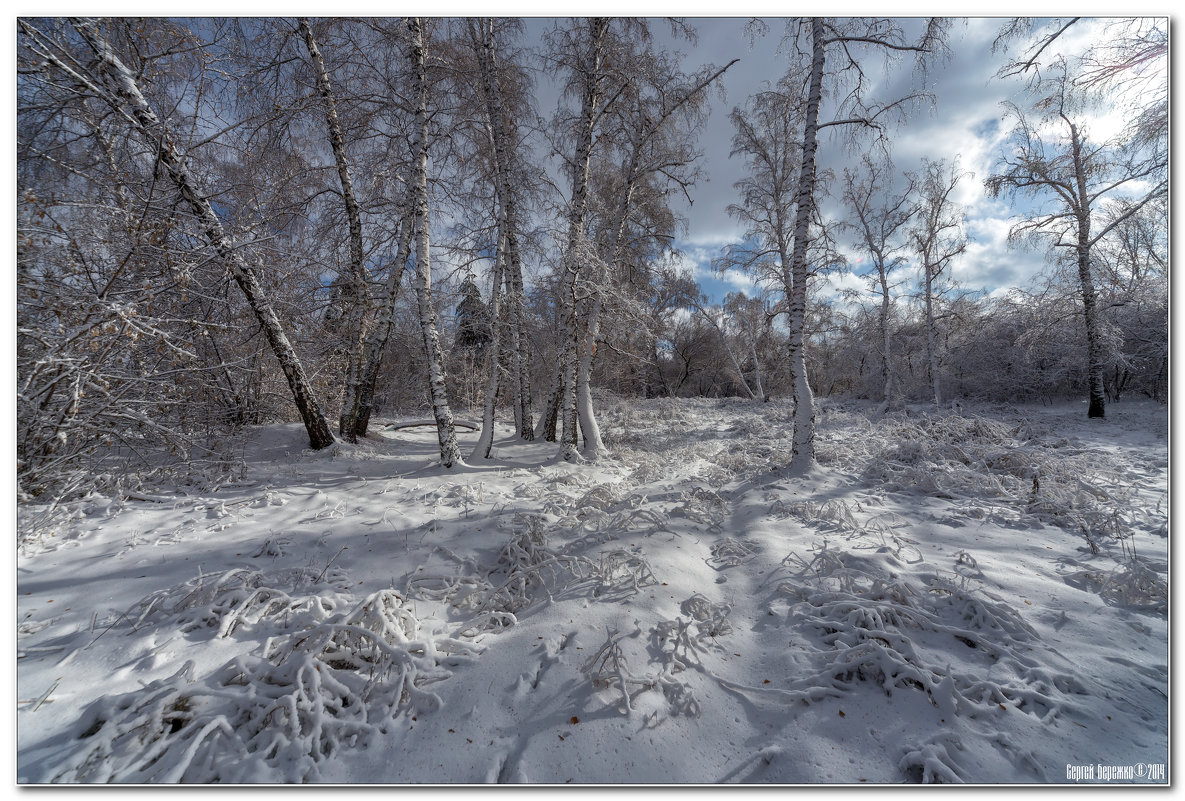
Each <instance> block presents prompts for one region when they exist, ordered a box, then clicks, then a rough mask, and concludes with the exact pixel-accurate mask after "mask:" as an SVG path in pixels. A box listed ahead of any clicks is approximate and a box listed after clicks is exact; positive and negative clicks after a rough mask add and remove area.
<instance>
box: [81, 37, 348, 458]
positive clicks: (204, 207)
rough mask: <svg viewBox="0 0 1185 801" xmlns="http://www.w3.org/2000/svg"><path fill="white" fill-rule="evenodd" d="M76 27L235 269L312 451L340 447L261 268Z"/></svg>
mask: <svg viewBox="0 0 1185 801" xmlns="http://www.w3.org/2000/svg"><path fill="white" fill-rule="evenodd" d="M71 24H72V25H73V26H74V28H75V29H76V30H77V31H78V33H79V34H80V35H81V36H82V38H83V39H84V40H85V41H86V43H87V44H88V46H89V47H90V48H91V50H92V51H94V53H95V56H96V58H97V66H98V70H99V74H100V75H101V76H102V77H103V80H104V81H105V82H106V83H107V84H108V85H109V87H110V91H105V90H104V89H103V88H102V87H97V86H94V87H92V88H93V89H95V90H98V91H99V94H100V96H101V97H102V98H103V99H104V100H106V101H107V102H108V103H109V104H110V105H111V106H112V107H113V108H114V109H115V110H116V112H117V113H119V114H120V115H122V116H123V117H124V118H125V119H127V120H128V122H129V123H131V125H132V126H133V127H134V128H135V129H136V130H138V131H139V132H140V133H141V134H142V135H143V136H144V137H145V139H147V140H148V141H149V142H150V143H151V144H152V145H153V146H154V147H155V148H156V158H157V162H158V164H159V165H160V166H161V167H162V168H163V169H164V172H165V173H166V174H167V175H168V176H169V180H170V181H171V182H172V183H173V185H174V186H175V187H176V188H177V191H178V193H179V194H180V196H181V199H182V200H183V201H184V202H185V204H186V205H187V206H188V207H189V210H190V212H191V213H192V214H193V216H194V218H195V219H196V221H197V223H198V225H199V226H200V227H201V231H202V235H203V237H204V238H205V239H206V241H207V242H208V243H209V245H210V246H211V247H212V248H213V249H214V252H215V253H217V254H218V257H219V259H220V260H221V261H222V262H223V263H224V264H225V265H226V266H227V267H228V268H229V270H230V273H231V276H232V277H233V278H234V281H235V283H236V284H238V286H239V289H241V290H242V292H243V294H244V296H246V299H247V303H248V305H249V306H250V308H251V311H252V312H253V313H254V315H255V318H256V319H257V320H258V321H259V324H260V327H261V328H262V329H263V333H264V336H265V337H266V338H267V341H268V344H269V346H270V347H271V350H272V353H273V354H275V356H276V359H277V360H278V361H279V362H280V369H281V370H283V372H284V377H285V378H286V379H287V381H288V387H289V389H290V391H291V392H292V397H293V400H294V401H295V403H296V408H297V411H298V412H299V413H300V416H301V419H302V420H303V422H304V426H305V430H306V431H307V432H308V435H309V445H310V446H311V447H312V448H314V449H320V448H324V447H327V446H329V445H331V444H332V443H333V441H334V440H333V434H332V433H331V432H330V430H329V425H328V423H327V422H326V421H325V417H324V415H323V414H322V413H321V408H320V406H319V405H318V403H317V400H316V398H315V396H314V395H313V392H312V388H311V387H310V386H309V382H308V378H307V377H306V375H305V372H304V367H303V365H302V364H301V362H300V358H299V357H298V356H297V355H296V351H295V349H293V347H292V343H291V342H289V340H288V336H287V334H286V333H285V332H284V328H283V326H282V325H281V324H280V319H279V317H277V316H276V312H275V310H274V309H273V308H272V306H271V303H270V301H269V300H268V298H267V296H266V295H265V293H264V291H263V287H262V286H261V285H260V283H259V277H258V276H257V275H256V273H255V268H254V267H253V266H252V265H250V264H248V263H247V261H246V259H245V258H244V257H243V256H242V254H241V253H240V251H239V250H237V249H236V248H235V247H234V246H233V244H232V243H231V241H230V238H229V237H228V236H227V235H226V232H225V230H224V229H223V227H222V221H221V220H219V219H218V215H217V214H215V213H214V209H213V207H211V206H210V202H209V200H208V199H207V197H206V194H205V193H204V192H203V191H202V189H201V188H200V185H199V183H198V180H197V178H196V176H194V175H193V174H192V173H191V172H190V171H189V169H188V167H187V166H186V158H185V155H184V154H183V153H182V151H181V149H180V147H179V146H178V145H177V144H176V142H174V141H173V137H172V135H171V133H170V132H169V130H168V127H167V126H166V125H165V124H164V123H163V122H162V121H161V119H160V118H159V117H158V116H157V114H156V112H155V111H154V110H153V108H152V106H151V105H150V104H149V103H148V100H147V99H146V98H145V97H144V95H143V93H141V91H140V87H139V86H138V84H137V82H136V78H135V75H134V74H133V73H132V71H131V70H129V69H128V67H127V66H126V65H125V64H124V63H123V61H122V60H120V58H119V57H118V56H117V55H116V54H115V51H114V50H113V49H112V47H111V45H110V44H109V43H108V42H107V40H106V39H105V38H104V37H103V36H102V34H101V33H100V32H99V26H98V23H97V22H96V21H95V20H91V19H73V20H71ZM67 69H69V68H67ZM70 71H71V72H74V71H73V70H70Z"/></svg>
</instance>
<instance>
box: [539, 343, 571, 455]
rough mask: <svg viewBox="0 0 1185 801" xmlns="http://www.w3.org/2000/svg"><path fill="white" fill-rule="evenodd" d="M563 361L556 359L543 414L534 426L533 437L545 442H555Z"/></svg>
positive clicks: (561, 389) (562, 378)
mask: <svg viewBox="0 0 1185 801" xmlns="http://www.w3.org/2000/svg"><path fill="white" fill-rule="evenodd" d="M563 381H564V374H563V362H562V361H561V360H560V359H558V358H557V359H556V361H555V367H554V368H553V369H552V375H551V383H550V384H549V385H548V386H550V387H551V389H550V390H549V391H548V393H547V402H546V403H544V404H543V414H542V415H540V417H539V424H538V426H537V427H536V428H535V438H536V439H540V438H542V439H543V440H544V441H545V442H555V432H556V426H557V423H558V418H559V414H560V397H561V396H562V395H563Z"/></svg>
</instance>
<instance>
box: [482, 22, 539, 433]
mask: <svg viewBox="0 0 1185 801" xmlns="http://www.w3.org/2000/svg"><path fill="white" fill-rule="evenodd" d="M517 27H521V24H516V21H514V20H502V19H499V20H496V19H492V18H485V17H483V18H478V19H470V20H468V21H467V23H466V34H467V36H468V41H469V44H470V47H471V48H472V50H473V53H474V54H475V56H476V62H477V72H478V78H479V80H478V85H479V88H480V95H481V99H482V101H483V102H482V104H481V106H482V111H483V112H484V117H485V120H484V121H485V130H486V136H487V137H488V143H489V147H490V150H491V151H492V154H493V158H492V159H491V161H492V167H493V170H492V172H493V175H492V179H493V183H494V190H495V199H496V203H497V210H496V219H497V234H496V235H495V237H494V238H495V241H496V242H497V246H496V250H497V253H496V255H495V259H494V261H495V264H496V265H500V267H496V268H495V269H496V272H497V273H499V274H501V276H502V281H503V282H504V283H505V289H506V301H507V303H506V306H507V307H508V308H507V314H506V315H505V316H506V326H507V329H508V330H507V332H506V333H508V334H509V337H508V338H509V355H510V371H509V379H510V381H509V384H510V390H511V397H512V404H513V408H514V420H515V428H516V430H517V431H518V434H519V437H521V438H522V439H525V440H531V439H534V437H535V430H534V415H533V411H532V408H531V356H530V340H529V337H528V331H527V318H526V296H525V292H524V286H523V268H522V248H521V245H520V238H521V227H522V220H521V205H522V202H521V201H522V195H523V192H524V184H525V176H524V173H525V169H524V166H525V165H524V164H523V160H524V154H523V150H524V146H525V145H524V142H523V140H522V136H521V134H520V133H519V132H518V131H519V129H518V126H516V124H515V123H514V121H513V118H512V114H513V113H515V112H518V113H520V114H526V113H529V112H530V108H529V106H528V105H527V97H526V91H525V89H526V76H525V75H524V71H523V68H522V65H521V64H517V63H515V62H514V61H513V59H511V58H510V57H508V55H507V53H506V50H507V45H506V41H505V40H506V39H507V38H509V37H510V36H511V35H513V33H514V32H515V30H516V28H517ZM499 296H500V289H499V288H498V287H495V290H494V294H493V295H492V297H491V304H493V303H494V300H495V299H497V300H498V304H497V305H498V308H499V309H501V307H502V304H501V301H500V297H499ZM495 325H496V326H500V325H502V323H501V322H500V318H498V317H497V316H495ZM497 339H498V344H497V346H496V347H497V351H498V352H501V349H502V341H501V331H500V330H499V334H498V335H497ZM492 364H493V365H494V369H495V370H496V368H497V361H496V360H495V361H493V362H492ZM496 386H497V380H496V378H494V377H491V391H496ZM483 438H484V435H483ZM485 450H486V451H487V455H488V448H485ZM475 454H476V451H475Z"/></svg>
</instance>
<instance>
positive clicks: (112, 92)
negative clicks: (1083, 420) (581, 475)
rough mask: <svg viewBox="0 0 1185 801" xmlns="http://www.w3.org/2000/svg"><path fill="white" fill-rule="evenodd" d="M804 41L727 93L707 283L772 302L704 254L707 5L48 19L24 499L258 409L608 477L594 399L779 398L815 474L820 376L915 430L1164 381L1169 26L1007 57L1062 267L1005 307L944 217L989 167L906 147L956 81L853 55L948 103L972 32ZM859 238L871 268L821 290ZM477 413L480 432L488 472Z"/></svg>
mask: <svg viewBox="0 0 1185 801" xmlns="http://www.w3.org/2000/svg"><path fill="white" fill-rule="evenodd" d="M778 24H779V25H781V24H783V22H779V23H778ZM784 24H785V32H784V34H781V35H784V37H785V42H784V47H783V50H784V52H785V59H786V63H785V64H784V65H780V66H779V69H781V68H782V67H784V74H783V75H782V77H781V78H780V79H778V80H777V81H776V82H771V84H770V85H769V86H768V87H766V88H765V89H764V90H762V91H760V92H758V93H757V94H754V95H753V96H752V97H750V98H747V99H745V100H744V101H743V102H742V103H741V104H740V105H738V106H737V107H736V108H735V109H733V111H732V122H733V126H734V132H735V133H734V139H733V155H734V157H736V158H739V159H741V160H743V161H744V163H745V167H746V177H745V178H744V179H743V180H742V181H740V182H739V183H738V184H737V185H736V187H735V190H736V202H735V203H734V204H733V206H732V207H731V208H730V214H732V216H733V217H734V218H735V219H736V220H737V221H738V222H739V223H740V225H741V227H742V228H743V229H744V230H745V234H744V238H743V241H742V242H740V243H738V244H735V245H733V246H730V247H728V248H725V249H724V250H723V251H722V252H721V253H720V256H719V258H718V259H717V261H716V262H715V264H714V266H715V267H716V268H717V269H719V270H721V271H726V270H741V271H745V272H746V273H747V274H749V275H750V276H752V277H753V278H754V279H755V280H756V284H757V285H758V286H759V287H760V288H759V289H757V290H755V291H753V292H750V293H749V294H748V295H745V294H741V293H735V294H732V295H729V296H727V297H726V298H723V299H720V298H710V297H708V296H706V295H704V294H703V293H702V292H701V289H700V287H698V286H697V285H696V283H695V281H694V280H693V279H692V278H691V277H690V276H689V275H688V274H686V273H685V272H684V271H682V270H681V269H680V266H679V265H680V260H679V258H678V253H677V251H676V249H675V248H676V243H677V240H678V239H679V236H680V234H681V233H682V227H681V226H682V221H681V220H680V217H679V214H678V213H677V204H676V203H675V200H676V199H677V198H679V197H681V196H684V195H686V194H687V193H688V192H689V191H690V189H691V187H692V186H694V185H695V183H696V181H697V179H699V177H700V174H699V169H700V168H699V166H698V157H699V152H698V150H697V137H698V135H699V133H700V131H701V129H702V127H703V124H704V121H705V120H706V118H707V115H708V114H709V113H710V111H711V109H712V99H713V97H714V96H715V91H716V88H717V86H718V85H719V82H720V79H721V77H722V76H723V75H724V74H725V73H726V72H727V70H728V69H729V68H730V67H731V66H732V63H729V64H702V65H700V64H695V65H693V66H690V67H689V66H687V63H686V60H685V59H682V58H680V57H679V56H678V55H677V54H676V53H675V52H673V51H671V50H669V49H664V47H663V46H660V45H659V41H660V40H661V41H664V42H665V41H675V42H681V43H682V45H683V47H684V49H686V50H689V51H690V52H692V53H694V38H695V34H696V32H695V30H694V28H693V27H691V26H689V25H687V24H685V23H683V22H680V21H673V22H668V21H663V22H657V21H648V20H644V19H636V18H590V19H583V18H582V19H571V20H557V21H555V22H554V24H550V25H549V26H548V27H547V30H546V33H545V34H544V35H543V36H542V37H541V38H539V39H537V40H536V39H532V40H529V41H528V38H527V37H526V36H525V35H524V25H523V22H522V21H521V20H516V19H492V18H468V19H441V18H432V19H421V18H347V19H304V18H298V19H271V18H251V19H204V20H203V19H196V20H195V19H186V20H172V19H162V18H153V19H137V18H119V19H88V18H70V19H32V18H22V19H19V20H18V26H17V27H18V30H17V118H16V128H17V182H18V186H17V190H18V191H17V207H16V211H17V304H16V305H17V421H16V422H17V427H16V428H17V435H16V450H17V461H18V468H17V476H18V482H19V490H18V492H19V495H20V497H21V498H22V499H23V500H31V499H35V498H61V497H66V496H68V495H70V494H76V493H79V492H85V491H87V490H90V489H105V488H113V487H118V486H126V485H128V484H129V483H134V482H136V481H144V480H148V479H149V478H151V477H152V476H159V475H164V474H169V473H177V474H189V475H191V476H192V475H193V474H194V473H195V472H196V473H200V472H202V471H204V470H211V471H215V472H217V471H218V470H220V469H222V468H223V467H224V466H225V465H226V464H227V463H229V462H230V461H233V459H234V454H235V443H236V436H235V435H236V432H238V431H239V430H241V429H242V428H243V427H244V426H250V425H257V424H263V423H269V422H276V421H290V420H300V421H301V422H302V423H303V425H304V427H305V429H306V430H307V433H308V439H309V444H310V446H311V447H313V448H317V449H320V448H324V447H327V446H329V445H331V444H332V443H334V442H336V441H347V442H353V441H356V440H357V438H358V437H361V436H365V435H367V433H368V431H370V430H371V429H372V428H373V422H372V420H373V418H375V417H376V416H382V415H391V414H397V413H404V414H407V413H421V412H427V413H430V414H431V416H432V419H433V420H434V421H435V424H436V430H437V432H438V435H439V443H440V460H441V464H442V465H443V466H445V467H451V466H453V465H455V464H459V463H461V462H462V461H463V460H479V459H483V458H486V457H488V456H489V455H490V452H491V444H492V433H493V425H494V421H495V419H507V420H509V419H513V421H514V424H515V431H516V432H517V435H518V436H520V437H521V438H523V439H526V440H547V441H554V442H556V448H557V453H558V454H559V455H560V456H561V457H562V458H565V459H570V460H579V459H596V458H598V457H599V456H600V455H601V454H602V453H603V452H604V449H605V446H604V443H603V440H602V437H601V434H600V429H599V427H598V425H597V419H596V399H597V397H600V393H604V392H612V393H616V394H618V395H621V396H625V397H655V396H692V395H708V396H735V395H740V396H744V397H749V398H753V399H754V400H756V401H758V402H759V401H761V400H765V399H768V398H770V397H786V398H790V399H791V400H792V401H793V403H794V407H795V420H794V426H793V431H789V432H787V436H788V437H789V438H790V439H791V448H792V451H793V461H794V464H795V465H796V466H797V467H799V468H802V469H809V467H810V466H811V465H812V464H813V430H814V415H813V409H814V402H813V398H814V395H815V393H821V394H824V395H831V396H850V397H859V398H869V399H872V400H874V401H877V402H880V403H881V405H882V408H883V409H884V410H886V411H888V410H890V409H893V408H898V407H900V406H901V405H902V404H904V403H905V402H906V401H925V402H931V403H934V404H942V403H945V402H948V401H950V400H954V399H958V398H979V399H991V400H1001V401H1003V400H1008V401H1017V402H1026V401H1038V400H1050V399H1061V398H1065V397H1070V396H1083V397H1086V398H1088V399H1089V401H1090V406H1089V413H1090V414H1091V415H1092V416H1100V417H1101V416H1103V415H1104V409H1105V403H1106V402H1107V400H1108V399H1116V400H1117V399H1119V398H1121V397H1123V396H1125V395H1127V396H1130V395H1146V396H1148V397H1152V398H1157V399H1160V400H1163V399H1164V398H1165V395H1166V393H1167V381H1168V342H1167V340H1168V337H1167V326H1168V291H1167V272H1168V271H1167V239H1168V230H1167V169H1166V165H1167V132H1168V122H1167V121H1168V116H1167V78H1166V77H1164V75H1165V74H1164V72H1163V70H1161V71H1159V72H1158V71H1157V65H1159V64H1161V63H1162V62H1163V61H1164V60H1166V59H1167V24H1166V23H1165V21H1163V20H1113V21H1111V23H1110V24H1109V25H1108V26H1107V27H1106V29H1105V31H1104V33H1105V35H1102V36H1100V38H1099V39H1098V40H1097V43H1096V44H1095V45H1094V46H1092V47H1091V48H1090V49H1088V50H1087V51H1085V52H1083V53H1081V54H1078V55H1077V56H1076V57H1074V58H1072V59H1067V58H1064V57H1060V56H1059V57H1058V58H1056V59H1052V60H1051V59H1049V58H1048V54H1049V53H1051V52H1053V51H1052V48H1049V45H1050V44H1051V43H1052V42H1054V41H1056V40H1057V39H1058V37H1059V36H1062V34H1063V32H1064V31H1065V30H1066V29H1067V28H1069V27H1071V26H1073V25H1074V24H1079V25H1082V24H1085V23H1083V22H1081V21H1078V20H1054V21H1044V22H1043V23H1041V24H1038V23H1037V22H1035V21H1031V20H1012V21H1001V27H1002V29H1001V34H1000V37H999V39H998V40H997V44H998V46H999V53H1000V64H1001V67H1000V71H1001V75H1014V76H1020V77H1022V78H1025V79H1027V81H1028V93H1027V95H1026V99H1025V100H1024V102H1023V103H1022V102H1020V101H1014V102H1013V103H1011V104H1009V105H1008V106H1007V107H1006V111H1005V119H1006V120H1007V123H1008V124H1009V125H1011V126H1012V130H1011V133H1010V137H1009V139H1008V145H1007V147H1006V148H1005V150H1004V152H1003V153H1002V154H1001V155H1000V158H999V160H998V162H997V165H996V169H995V171H994V172H993V174H992V175H991V176H988V177H987V178H986V181H985V180H984V178H983V177H980V178H979V179H977V180H980V181H981V182H983V183H984V186H985V189H986V190H987V191H988V192H989V193H990V194H992V195H994V196H996V197H1002V198H1013V199H1014V201H1015V202H1016V203H1017V206H1016V207H1017V208H1018V209H1021V210H1022V211H1021V212H1020V213H1019V214H1018V217H1017V218H1016V221H1015V225H1014V228H1013V236H1014V237H1016V238H1017V239H1025V240H1027V241H1029V242H1031V243H1034V244H1036V245H1038V246H1039V247H1042V248H1045V249H1048V251H1049V253H1050V254H1051V258H1050V268H1049V270H1048V271H1047V273H1046V274H1045V275H1043V276H1041V277H1036V278H1035V280H1034V282H1033V284H1032V285H1031V286H1029V287H1028V288H1026V289H1013V290H1010V291H1007V292H1004V293H996V294H993V295H991V296H988V297H984V296H978V295H975V294H972V293H968V292H965V291H962V290H961V289H960V288H959V287H958V286H957V284H955V282H953V281H952V280H951V279H950V274H951V272H952V270H951V266H952V265H953V264H954V263H956V262H957V260H958V259H960V258H965V257H966V249H967V236H966V233H965V231H964V223H963V210H962V209H960V208H959V207H958V206H957V204H955V203H954V202H953V200H952V196H953V194H954V189H955V188H956V187H958V186H959V185H960V183H961V182H967V181H971V180H976V179H973V178H972V177H971V176H969V175H968V174H966V173H965V172H963V171H961V169H960V167H959V164H958V163H957V161H956V162H947V161H934V162H929V161H927V162H924V163H923V164H922V165H921V166H920V168H918V169H916V170H913V171H900V170H897V169H895V168H894V166H893V163H892V137H893V131H894V130H896V129H895V128H894V125H902V124H904V125H907V124H908V119H909V115H910V114H911V113H915V112H916V110H917V109H918V108H919V107H921V106H924V105H925V104H926V103H928V102H931V101H932V98H930V97H928V96H927V95H926V94H925V93H924V92H923V91H916V92H914V93H910V94H907V95H906V96H902V97H881V96H878V95H877V91H879V90H880V89H881V87H880V84H878V83H877V82H874V81H870V80H869V78H868V77H867V73H866V71H865V70H864V69H863V68H862V67H863V66H865V62H867V65H872V64H875V65H876V66H877V69H878V70H879V69H880V68H881V66H882V65H885V69H897V68H900V69H906V70H913V71H914V72H915V74H916V75H917V76H918V80H917V82H916V85H917V86H925V85H926V80H925V76H926V74H927V72H928V71H932V70H935V69H941V67H942V64H943V60H944V59H945V58H946V57H947V54H948V48H949V46H950V45H949V41H948V40H949V37H950V29H951V26H952V22H951V21H950V20H944V19H932V20H910V21H895V20H887V19H865V18H859V19H845V20H831V19H821V18H811V19H801V20H788V21H785V22H784ZM659 25H661V26H663V31H662V34H663V35H662V36H658V35H657V27H658V26H659ZM751 32H752V33H753V34H754V35H763V34H765V35H778V34H770V33H768V32H766V31H763V30H761V25H760V24H759V23H755V24H754V26H753V27H752V31H751ZM738 45H743V43H738ZM742 49H743V48H742V47H740V46H739V47H738V51H740V50H742ZM541 80H547V81H551V82H553V83H554V84H555V85H556V86H557V87H558V88H559V90H560V98H559V103H558V105H557V106H556V107H555V108H554V109H553V108H546V109H545V108H540V107H539V102H538V99H537V92H536V91H535V87H536V84H537V83H538V82H539V81H541ZM1162 82H1163V83H1164V86H1163V87H1162V86H1161V83H1162ZM1099 102H1106V103H1110V104H1117V103H1122V104H1126V105H1125V108H1130V114H1129V118H1130V119H1131V124H1130V126H1129V127H1128V128H1127V129H1126V130H1125V131H1124V132H1123V134H1122V135H1121V136H1120V137H1119V138H1117V139H1113V140H1109V141H1105V142H1096V141H1094V140H1092V139H1091V138H1090V133H1089V129H1088V126H1087V125H1086V120H1088V119H1089V114H1090V111H1091V108H1092V104H1098V103H1099ZM828 129H836V130H834V131H832V130H828ZM835 132H839V133H840V134H841V135H842V136H845V137H850V138H851V140H852V141H857V140H859V141H862V142H864V146H862V148H861V151H862V152H863V153H865V154H866V155H864V157H863V159H862V160H860V161H859V162H855V163H852V164H851V165H850V167H849V168H848V169H846V170H844V172H843V173H842V174H830V173H826V172H824V171H820V170H819V169H818V167H817V154H818V151H819V150H820V148H827V147H833V146H834V144H833V143H832V141H833V140H832V139H831V138H828V136H827V135H824V134H828V135H829V134H830V133H835ZM824 196H827V197H830V198H831V199H832V200H833V201H839V203H840V205H841V207H842V208H843V209H844V213H843V215H841V216H839V217H836V216H835V215H833V214H828V215H825V214H823V213H822V211H821V199H822V198H823V197H824ZM853 252H855V253H859V254H861V264H862V265H864V266H863V267H862V280H863V281H864V282H865V283H866V284H867V286H866V287H864V288H863V289H862V290H861V291H855V292H853V293H851V294H850V295H849V296H847V297H845V298H841V299H838V300H837V299H834V298H833V299H831V300H827V299H825V298H823V297H821V296H820V295H819V294H818V293H817V292H816V291H815V288H816V287H817V286H819V285H821V276H823V275H824V274H826V273H828V272H832V271H835V270H841V269H844V268H845V266H846V264H847V262H848V261H849V259H848V258H846V257H845V256H844V255H843V254H844V253H848V254H851V253H853ZM869 265H870V266H871V267H869ZM911 265H912V266H913V267H912V268H911ZM458 410H464V412H465V413H466V415H469V414H472V415H475V416H476V415H480V416H481V421H482V422H481V436H480V437H479V440H478V442H477V444H476V446H474V447H473V448H472V450H471V451H467V452H463V451H462V449H461V446H460V444H459V441H458V438H457V435H456V430H455V428H456V427H455V424H454V414H455V413H456V412H457V411H458Z"/></svg>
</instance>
